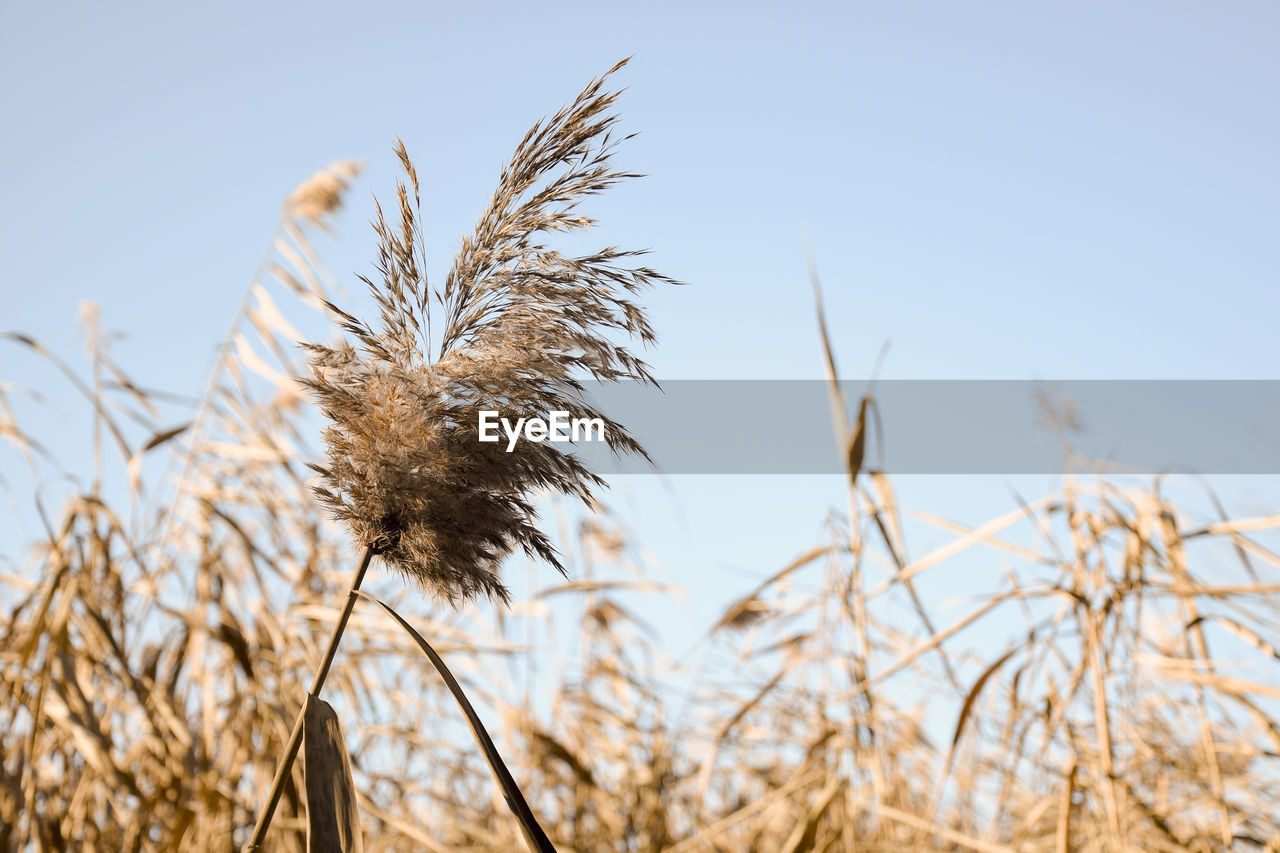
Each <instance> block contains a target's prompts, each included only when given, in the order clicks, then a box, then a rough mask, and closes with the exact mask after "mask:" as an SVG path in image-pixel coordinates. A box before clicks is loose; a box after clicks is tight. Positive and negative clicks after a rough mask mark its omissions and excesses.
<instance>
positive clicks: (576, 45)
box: [0, 0, 1280, 652]
mask: <svg viewBox="0 0 1280 853" xmlns="http://www.w3.org/2000/svg"><path fill="white" fill-rule="evenodd" d="M1278 44H1280V6H1277V5H1276V4H1274V3H1270V2H1256V3H1247V2H1233V3H1215V4H1210V3H1190V2H1176V1H1175V2H1169V1H1168V0H1161V2H1125V3H1115V2H1072V3H1055V4H1047V3H1022V2H947V3H943V2H936V3H922V2H893V3H890V2H880V3H848V4H844V3H841V4H836V3H832V4H806V5H790V4H789V5H788V7H787V8H785V9H784V8H783V7H782V5H781V4H772V5H761V4H748V3H742V4H727V3H726V4H703V5H700V6H699V5H694V6H693V7H688V8H686V7H685V6H683V5H676V4H667V3H645V4H631V5H628V6H625V7H622V6H610V5H607V4H600V3H591V4H585V3H577V4H575V3H561V4H535V3H497V4H462V3H451V4H429V3H407V2H406V3H387V2H372V3H363V4H360V5H359V6H357V5H355V4H335V3H309V4H300V3H293V4H270V3H261V2H255V3H247V2H219V3H208V4H202V5H198V6H197V5H192V4H175V3H124V4H101V3H83V2H79V3H77V2H67V3H34V2H12V0H8V1H7V2H0V115H2V116H3V128H4V132H3V133H2V134H0V199H3V203H2V204H0V286H2V287H3V297H4V298H3V300H0V330H8V329H16V330H21V331H24V332H28V333H30V334H33V335H35V336H37V337H38V338H40V339H41V340H43V341H44V342H45V343H47V344H49V345H50V346H51V347H52V348H54V349H55V350H57V351H59V352H61V353H63V354H67V355H71V354H74V353H75V352H76V344H75V342H74V341H75V319H76V309H77V305H78V304H79V302H80V301H81V300H85V299H89V300H94V301H96V302H99V303H101V304H102V306H103V316H104V320H105V323H106V324H107V325H108V326H109V327H111V328H115V329H119V330H121V331H123V332H125V333H127V335H128V338H127V340H125V341H123V342H121V343H120V344H119V345H118V346H117V348H116V352H117V355H118V358H119V360H120V361H121V362H122V363H123V364H124V365H126V366H127V367H129V368H130V369H132V371H133V372H134V374H135V375H136V378H138V379H139V380H141V381H144V382H145V383H146V384H148V385H150V386H153V387H160V388H165V389H170V390H176V391H183V392H188V393H190V392H191V391H192V390H193V389H196V388H198V387H199V386H200V384H201V383H202V382H203V381H204V379H205V376H206V373H207V370H208V368H209V366H210V363H211V360H212V356H213V352H214V349H215V347H216V345H217V344H218V342H219V341H220V338H221V336H222V335H223V334H224V333H225V331H226V329H227V327H228V324H229V323H230V321H231V319H232V316H233V313H234V311H235V309H236V306H237V305H238V303H239V301H240V299H241V297H242V294H243V292H244V288H245V285H246V283H247V281H248V278H249V276H250V274H251V273H252V271H253V269H254V267H255V265H256V264H257V261H258V259H259V257H260V256H261V254H262V252H263V250H264V248H265V247H266V244H267V241H268V240H269V239H270V237H271V235H272V232H273V229H274V227H275V223H276V219H277V216H278V211H279V205H280V202H281V200H282V199H283V198H284V197H285V196H286V195H287V194H288V193H289V192H290V191H291V190H292V189H293V188H294V187H295V186H296V185H297V184H298V183H299V182H301V181H302V180H303V179H304V178H306V177H307V176H308V175H309V174H311V173H312V172H313V171H315V170H316V169H317V168H319V167H321V166H323V165H324V164H326V163H328V162H330V161H332V160H335V159H362V160H365V161H367V162H368V164H369V168H368V170H367V172H366V173H365V175H364V176H362V178H361V180H360V181H359V183H358V184H357V186H356V189H355V192H354V193H353V194H352V196H351V203H350V206H349V208H348V211H347V213H346V214H345V215H344V216H343V218H342V219H341V220H340V222H339V228H340V232H341V242H340V243H339V244H336V245H334V246H332V247H329V250H328V252H327V254H326V260H327V262H328V264H329V267H330V269H331V270H332V271H333V272H334V273H335V274H336V275H338V276H339V278H340V279H341V280H342V281H343V282H344V284H345V285H346V286H347V287H348V289H349V291H350V292H351V293H352V294H353V295H356V294H359V292H360V291H359V289H358V287H357V285H356V283H355V280H354V276H353V275H352V274H353V273H354V272H367V271H368V270H369V258H370V256H371V249H372V246H373V239H372V236H371V233H370V231H369V229H368V226H367V225H366V222H367V220H368V218H369V215H370V211H371V209H372V203H371V194H372V193H374V192H376V193H378V194H380V195H382V196H384V197H385V196H387V195H388V194H389V193H390V191H391V188H392V185H393V182H394V180H395V176H396V174H395V173H396V164H395V159H394V157H393V156H392V154H391V151H390V146H391V144H392V143H393V141H394V139H395V137H396V135H397V134H398V135H400V136H401V137H403V139H404V140H405V142H406V144H407V146H408V148H409V150H410V152H411V154H412V155H413V156H414V158H415V160H416V161H417V165H418V171H419V174H420V176H421V178H422V181H423V185H424V187H423V189H424V206H425V208H426V210H427V225H428V249H429V251H430V252H431V253H432V259H431V264H430V272H431V274H432V275H433V276H434V277H436V278H437V279H439V278H440V277H442V276H443V273H444V271H445V270H446V269H447V266H448V261H449V258H450V257H451V255H452V252H453V250H454V248H455V247H456V246H457V242H458V240H459V239H460V237H461V236H462V235H463V234H464V233H466V232H467V231H468V230H469V229H470V228H471V227H472V225H473V224H474V221H475V219H476V217H477V216H478V215H479V213H480V212H481V210H482V208H483V205H484V203H485V201H486V200H487V198H488V195H489V193H490V191H491V190H492V188H493V184H494V181H495V179H496V177H497V173H498V170H499V168H500V166H501V165H502V163H503V162H504V161H505V159H506V158H507V157H508V156H509V154H510V153H511V151H512V149H513V148H514V146H515V144H516V142H517V141H518V140H519V139H520V137H521V136H522V135H523V133H524V132H525V130H526V129H527V128H528V127H529V125H530V124H531V123H532V122H533V121H534V120H535V119H537V118H539V117H541V116H543V115H546V114H548V113H550V112H552V111H554V110H555V109H556V108H557V107H559V106H560V105H562V104H564V103H565V102H567V101H568V100H570V99H571V98H572V97H573V96H574V95H575V94H576V93H577V92H578V91H579V90H580V89H581V88H582V87H583V85H584V84H585V83H586V82H587V81H588V80H589V79H590V78H592V77H593V76H595V75H597V74H599V73H601V72H603V71H605V70H606V69H608V68H609V67H610V66H611V65H612V64H613V63H614V62H616V61H617V60H618V59H620V58H622V57H625V56H629V55H634V57H635V58H634V60H633V61H632V63H631V65H630V66H629V67H628V68H627V69H625V70H624V71H623V72H621V73H620V74H619V75H618V77H617V78H616V81H617V83H618V84H620V85H624V86H626V87H628V91H627V92H626V94H625V95H624V96H623V98H622V100H621V102H620V104H619V110H620V113H621V115H622V125H621V128H622V129H623V130H625V131H639V132H640V136H639V137H637V138H636V139H634V140H632V141H630V142H629V143H627V144H626V145H625V146H624V148H623V149H622V150H621V152H620V154H619V155H618V158H617V162H618V163H619V165H621V166H624V167H626V168H629V169H634V170H637V171H641V172H645V173H647V174H648V177H646V178H644V179H643V180H639V181H635V182H631V183H629V184H627V185H624V186H623V187H620V188H618V189H617V190H615V191H612V192H611V193H610V194H609V195H607V196H606V197H602V198H600V199H597V200H595V201H593V202H591V203H590V204H589V206H588V207H587V208H585V210H586V211H587V212H588V213H591V214H593V215H598V216H599V217H600V218H601V219H602V220H603V223H604V224H603V227H602V228H601V229H600V231H599V232H598V240H599V242H600V243H601V244H604V243H611V242H614V243H619V244H621V245H623V246H627V247H651V248H653V250H654V252H653V254H652V255H651V256H650V258H649V259H648V263H650V264H651V265H652V266H654V267H656V268H658V269H660V270H661V271H663V272H665V273H667V274H670V275H672V276H675V277H676V278H679V279H682V280H684V281H686V282H688V283H689V285H690V286H689V287H686V288H680V289H666V290H662V291H658V292H655V293H654V294H653V295H652V297H651V298H650V299H649V300H648V303H649V305H650V306H651V308H652V314H653V319H654V322H655V326H656V327H657V329H658V332H659V336H660V341H661V342H660V345H659V347H658V348H657V349H656V350H654V351H652V352H651V353H649V360H650V362H651V364H652V365H653V367H654V372H655V374H656V375H657V376H658V377H659V378H666V379H675V378H696V379H710V378H752V379H766V378H819V377H821V376H822V369H823V368H822V360H821V354H820V349H819V344H818V338H817V335H816V333H815V325H814V316H813V304H812V298H811V294H810V291H809V286H808V281H807V277H806V272H805V250H806V247H807V248H808V249H809V250H810V251H811V252H812V255H813V257H814V259H815V260H816V263H817V265H818V269H819V271H820V273H821V275H822V279H823V282H824V285H825V288H826V298H827V309H828V313H829V317H830V322H831V325H832V332H833V337H834V339H835V341H836V345H837V348H838V352H839V356H840V363H841V368H842V373H843V374H844V375H846V376H847V377H850V378H856V377H861V376H865V375H866V374H867V372H868V371H869V370H870V368H871V366H872V364H873V363H874V360H875V357H876V355H877V353H878V352H879V350H880V347H881V344H882V343H883V342H884V341H885V340H886V339H889V340H891V341H892V349H891V351H890V354H889V357H888V360H887V362H886V364H885V367H884V371H883V375H885V376H886V377H891V378H929V379H939V378H975V379H984V378H1010V379H1029V378H1042V377H1043V378H1073V379H1081V378H1126V379H1134V378H1169V379H1175V378H1177V379H1181V378H1185V379H1204V378H1259V379H1276V378H1280V359H1278V356H1280V336H1277V334H1276V321H1277V317H1278V316H1280V311H1278V310H1277V307H1278V306H1280V297H1277V295H1276V294H1277V289H1276V285H1277V278H1278V273H1280V239H1277V236H1278V233H1280V160H1278V159H1277V151H1280V111H1278V110H1277V109H1276V105H1277V104H1280V50H1277V45H1278ZM355 305H356V307H359V306H360V305H361V303H359V302H356V303H355ZM32 364H33V363H32V361H31V360H30V359H29V358H28V357H27V356H26V355H25V354H24V353H21V352H20V351H19V350H17V349H16V348H14V347H12V346H5V347H4V348H2V349H0V380H17V381H26V379H27V376H28V371H31V370H34V369H35V368H34V367H33V366H32ZM64 426H65V434H62V433H61V432H60V431H59V430H54V431H53V432H52V433H51V434H50V435H48V436H46V441H47V443H49V444H50V445H52V446H53V447H54V448H55V449H62V448H64V447H66V448H70V447H73V446H75V445H77V443H78V445H81V446H82V445H83V444H84V443H85V442H84V437H83V436H81V435H80V434H79V433H78V432H76V430H77V429H78V427H77V426H76V424H75V423H74V422H68V423H66V424H65V425H64ZM81 431H83V430H81ZM72 454H73V452H72V451H68V458H72V459H74V458H75V457H74V455H72ZM0 459H2V460H3V465H4V466H5V469H0V470H7V469H8V468H9V467H11V466H12V465H13V464H15V459H14V457H13V456H12V455H11V454H10V455H6V456H2V457H0ZM906 480H907V482H904V483H903V484H901V485H900V488H901V490H902V497H903V501H904V503H906V504H908V505H917V506H918V505H921V504H926V506H925V508H927V509H931V510H935V511H940V512H943V513H947V514H950V515H953V516H958V517H962V518H966V519H967V520H969V521H979V520H981V519H983V518H985V517H987V516H988V515H990V514H991V512H992V511H1001V510H1003V509H1007V508H1009V507H1010V506H1011V503H1010V502H1009V499H1008V497H1007V495H1008V493H1009V487H1010V483H1009V482H1008V481H1007V480H1006V479H1004V478H998V477H995V478H985V479H982V480H976V479H969V480H960V479H958V478H951V479H945V480H939V479H936V478H935V479H932V480H930V479H928V478H923V479H921V478H906ZM1048 482H1049V481H1048V479H1047V478H1042V483H1043V484H1045V485H1047V484H1048ZM1276 482H1277V481H1276V479H1270V478H1269V479H1266V480H1263V479H1262V478H1255V479H1253V480H1250V481H1248V482H1246V483H1244V484H1243V485H1239V484H1237V485H1238V487H1239V489H1240V501H1241V503H1240V504H1239V506H1240V507H1241V508H1242V510H1241V511H1242V512H1245V513H1253V512H1258V513H1261V512H1264V511H1268V510H1269V511H1271V512H1274V511H1275V509H1274V508H1275V506H1276V504H1277V500H1276V497H1277V495H1278V494H1280V489H1277V488H1276ZM1033 491H1034V489H1033ZM12 497H13V496H10V498H12ZM17 497H18V498H21V499H26V498H25V496H23V495H19V496H17ZM612 501H613V503H614V504H615V507H616V509H617V511H618V513H619V516H620V517H621V518H622V520H624V521H625V522H627V523H629V524H631V525H632V526H633V527H634V528H635V529H636V531H637V533H638V534H639V536H640V539H641V540H642V541H643V542H644V543H645V544H646V545H647V546H648V547H649V548H650V549H651V550H653V551H654V553H655V558H656V559H657V560H658V562H660V563H661V564H662V565H663V567H664V570H665V571H666V572H667V573H668V576H669V577H670V578H672V579H676V580H679V581H680V582H682V583H685V584H686V585H687V586H689V588H690V590H691V592H692V593H693V595H694V597H695V598H697V599H698V600H699V601H700V602H701V603H698V604H695V605H691V606H693V607H694V609H695V611H696V613H695V615H694V618H693V619H692V620H691V623H697V624H703V625H705V624H706V621H705V616H706V613H708V612H710V611H711V609H713V608H711V607H710V605H709V604H707V603H706V602H720V603H723V602H724V601H727V600H728V599H729V598H730V597H732V594H731V593H732V592H733V591H741V589H742V588H743V586H742V585H743V584H745V583H746V581H745V580H743V579H742V576H743V575H751V576H760V575H764V574H767V573H769V572H771V571H772V570H774V569H776V568H778V567H779V566H780V565H781V564H782V563H783V562H785V561H786V560H787V559H789V558H790V557H791V556H793V555H794V554H796V553H798V552H799V551H801V550H803V549H805V548H806V547H808V546H809V545H811V544H813V542H814V541H815V540H816V538H817V537H818V536H819V535H820V533H821V530H822V522H823V515H824V512H825V508H826V507H842V506H843V498H842V483H841V482H840V481H839V479H838V478H834V477H832V478H811V479H807V480H802V479H795V480H785V481H784V480H780V479H769V478H755V479H748V478H736V479H735V478H720V479H714V478H704V479H693V478H680V479H679V480H676V481H674V482H672V483H670V484H662V483H660V482H658V481H656V480H655V479H653V478H629V479H628V481H627V482H625V483H619V485H618V488H617V489H616V490H615V493H614V496H613V498H612ZM547 571H548V578H549V576H550V570H547ZM731 584H732V585H733V586H732V587H731V586H730V585H731ZM681 621H682V622H684V621H687V620H684V619H683V617H682V619H681ZM672 626H673V631H676V633H677V634H678V635H679V631H678V630H677V629H676V627H675V620H673V622H672ZM684 639H686V638H685V637H683V635H679V636H677V639H676V644H677V646H679V645H681V644H682V641H683V640H684ZM672 651H673V652H678V651H679V648H673V649H672Z"/></svg>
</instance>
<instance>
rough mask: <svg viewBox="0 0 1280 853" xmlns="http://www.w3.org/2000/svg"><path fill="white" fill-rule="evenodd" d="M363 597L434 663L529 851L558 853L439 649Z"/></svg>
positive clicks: (384, 606)
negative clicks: (437, 650) (487, 764)
mask: <svg viewBox="0 0 1280 853" xmlns="http://www.w3.org/2000/svg"><path fill="white" fill-rule="evenodd" d="M360 595H362V596H363V597H365V598H367V599H369V600H370V601H372V602H373V603H374V604H376V605H378V606H379V607H381V608H382V609H383V610H384V611H385V612H386V614H387V615H388V616H390V617H391V618H392V619H394V620H396V622H397V623H398V624H399V625H400V627H401V628H404V630H405V632H406V633H408V634H409V636H410V637H412V638H413V641H414V642H415V643H417V644H418V648H420V649H422V653H423V654H424V655H426V656H427V659H428V660H430V661H431V665H432V666H434V667H435V668H436V671H437V672H439V673H440V677H441V678H442V679H444V683H445V685H446V686H447V687H448V688H449V692H450V693H452V694H453V698H454V699H455V700H456V701H457V703H458V707H459V708H461V709H462V713H463V715H464V716H466V718H467V725H468V726H470V727H471V733H472V734H473V735H474V736H475V739H476V743H477V744H479V746H480V750H481V751H482V752H483V753H484V757H485V760H486V761H488V762H489V769H490V770H492V771H493V775H494V778H495V779H497V781H498V787H499V788H500V789H501V790H502V797H503V799H505V800H506V802H507V806H508V807H509V808H510V809H511V812H512V814H514V815H515V816H516V820H518V821H519V822H520V829H521V830H522V831H523V833H524V838H525V842H526V843H527V844H528V845H529V849H530V850H532V851H536V853H555V847H553V846H552V844H551V841H550V839H548V838H547V834H546V833H545V832H543V831H542V826H541V825H540V824H539V823H538V819H537V818H536V817H534V815H533V810H532V809H530V808H529V803H528V802H527V801H526V800H525V798H524V794H522V793H521V792H520V787H519V786H518V785H517V784H516V780H515V778H514V777H513V776H512V775H511V771H510V770H508V769H507V765H506V763H505V762H504V761H503V760H502V756H501V755H499V754H498V748H497V747H496V746H494V745H493V739H492V738H490V737H489V732H488V731H487V730H486V729H485V727H484V723H482V722H481V721H480V716H479V715H478V714H477V713H476V711H475V708H473V707H471V702H470V700H468V699H467V694H466V693H464V692H463V691H462V685H460V684H458V680H457V679H456V678H454V677H453V673H451V672H450V671H449V668H448V667H447V666H445V663H444V659H443V658H441V657H440V655H438V654H436V650H435V649H433V648H431V644H430V643H428V642H427V641H426V638H424V637H423V636H422V635H421V634H419V633H418V632H417V630H415V629H414V627H413V626H412V625H410V624H409V623H408V622H406V621H405V619H404V617H402V616H401V615H400V614H399V613H397V612H396V611H395V610H394V609H392V607H391V606H390V605H389V604H386V603H384V602H382V601H380V600H379V599H377V598H375V597H373V596H372V595H369V594H368V593H367V592H362V593H360Z"/></svg>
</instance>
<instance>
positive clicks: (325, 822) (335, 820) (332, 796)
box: [302, 693, 364, 853]
mask: <svg viewBox="0 0 1280 853" xmlns="http://www.w3.org/2000/svg"><path fill="white" fill-rule="evenodd" d="M304 714H305V721H304V723H303V730H304V732H305V734H304V741H303V743H304V745H303V753H302V758H303V775H304V777H305V779H306V787H307V853H363V851H364V836H363V835H362V834H361V832H360V812H359V810H358V809H357V807H356V792H355V784H354V783H353V782H352V781H351V759H350V758H349V757H348V755H347V745H346V742H345V741H344V740H343V738H342V729H341V727H340V726H339V725H338V715H337V714H336V713H335V712H334V710H333V706H332V705H330V704H329V703H328V702H325V701H324V700H323V699H318V698H316V697H315V696H314V695H312V694H310V693H308V694H307V703H306V710H305V712H304Z"/></svg>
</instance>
